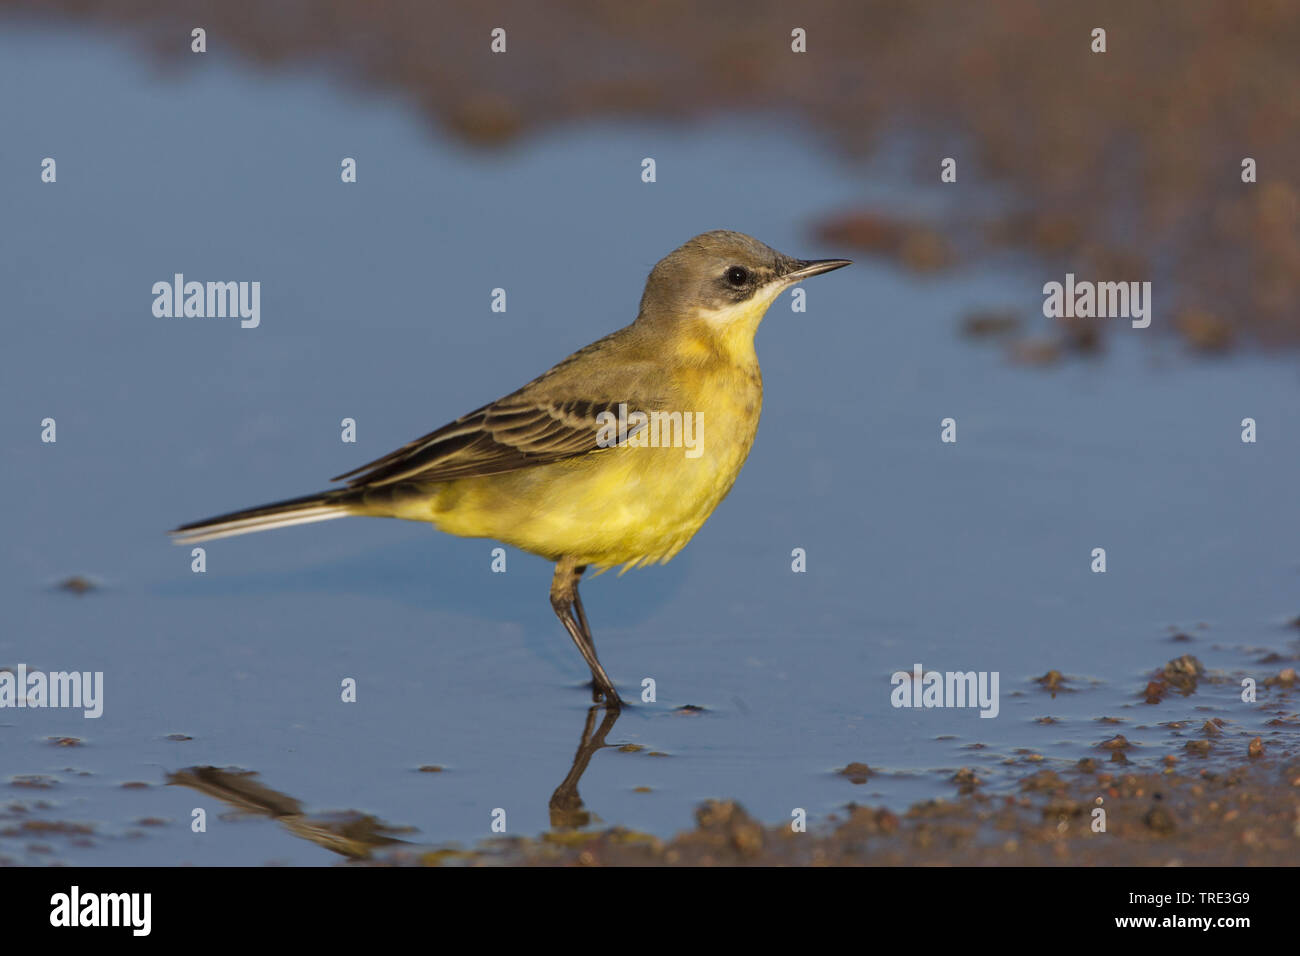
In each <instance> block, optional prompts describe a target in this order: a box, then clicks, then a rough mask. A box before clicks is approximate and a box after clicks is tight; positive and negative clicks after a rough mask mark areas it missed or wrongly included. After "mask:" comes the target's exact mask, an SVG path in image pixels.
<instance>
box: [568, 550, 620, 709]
mask: <svg viewBox="0 0 1300 956" xmlns="http://www.w3.org/2000/svg"><path fill="white" fill-rule="evenodd" d="M586 570H587V567H586V565H581V566H579V565H578V563H577V562H576V561H574V560H573V559H572V558H562V559H560V561H559V562H557V563H556V565H555V577H554V578H553V579H552V580H551V607H552V608H553V609H554V610H555V616H556V617H558V618H559V619H560V623H561V624H563V625H564V629H565V630H566V631H568V632H569V636H570V637H571V638H573V643H574V644H577V645H578V651H579V652H580V653H581V654H582V658H583V660H585V661H586V662H587V666H588V667H589V668H591V679H592V688H591V699H592V700H600V698H601V697H604V698H605V706H606V707H608V708H610V709H611V710H618V709H619V708H620V707H621V706H622V701H620V700H619V699H618V691H617V690H615V689H614V682H613V681H611V680H610V679H609V675H608V674H606V673H605V668H603V667H601V666H600V660H599V658H597V657H596V642H595V641H593V640H592V639H591V628H590V627H589V626H588V624H587V613H586V611H584V610H583V608H582V598H580V597H579V596H578V581H579V580H580V579H581V578H582V572H584V571H586ZM575 610H576V612H577V613H576V614H575V613H574V612H575Z"/></svg>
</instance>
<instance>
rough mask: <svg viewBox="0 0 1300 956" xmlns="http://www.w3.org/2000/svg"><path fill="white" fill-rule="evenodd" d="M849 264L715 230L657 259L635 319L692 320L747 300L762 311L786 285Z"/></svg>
mask: <svg viewBox="0 0 1300 956" xmlns="http://www.w3.org/2000/svg"><path fill="white" fill-rule="evenodd" d="M849 264H850V261H849V260H848V259H814V260H809V259H795V258H793V257H791V256H787V255H785V254H784V253H781V252H777V251H776V250H775V249H773V248H772V247H771V246H768V245H765V244H764V243H761V242H759V241H758V240H757V239H755V238H754V237H753V236H747V235H745V234H744V233H743V232H732V231H730V230H727V229H715V230H714V231H712V232H705V233H701V234H700V235H698V236H696V237H695V238H693V239H691V240H689V241H687V242H686V243H684V244H683V245H681V246H679V247H678V248H676V249H674V250H673V251H672V252H670V253H668V255H666V256H664V257H663V258H662V259H660V260H659V262H658V264H657V265H656V266H655V267H654V269H652V270H651V272H650V277H649V278H648V279H646V284H645V293H644V294H643V295H642V296H641V314H640V318H639V319H638V321H655V320H663V319H670V320H671V319H675V318H676V319H679V318H683V317H687V316H696V315H698V314H699V313H700V312H701V311H705V312H715V311H719V310H726V309H729V308H731V307H734V306H739V305H741V304H742V303H745V302H748V301H750V300H754V304H755V305H756V306H757V305H760V304H761V306H762V307H763V308H765V307H766V306H767V304H768V303H770V302H771V300H772V299H774V298H775V297H776V296H777V295H778V294H779V293H780V292H781V291H782V290H783V289H785V288H786V287H788V286H791V285H793V284H794V283H796V282H799V281H801V280H803V279H806V278H808V277H809V276H815V275H819V274H820V273H823V272H830V271H831V270H832V269H839V268H841V267H843V266H847V265H849Z"/></svg>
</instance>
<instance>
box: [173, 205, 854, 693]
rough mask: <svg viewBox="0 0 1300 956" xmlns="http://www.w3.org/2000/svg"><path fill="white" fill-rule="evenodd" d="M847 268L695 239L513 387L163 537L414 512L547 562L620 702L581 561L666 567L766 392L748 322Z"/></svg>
mask: <svg viewBox="0 0 1300 956" xmlns="http://www.w3.org/2000/svg"><path fill="white" fill-rule="evenodd" d="M846 265H849V260H847V259H820V260H812V261H808V260H802V259H792V258H790V257H789V256H786V255H782V254H781V253H779V252H777V251H776V250H774V249H771V248H769V247H768V246H765V245H764V244H763V243H761V242H759V241H758V240H757V239H754V238H752V237H750V236H747V235H744V234H743V233H739V232H729V231H725V230H717V231H714V232H706V233H704V234H702V235H699V236H696V237H695V238H694V239H691V240H690V241H689V242H687V243H686V244H685V245H683V246H681V247H680V248H678V249H675V250H674V251H673V252H671V253H669V254H668V255H667V256H665V257H664V258H663V259H662V260H661V261H660V262H659V263H658V264H657V265H656V266H655V267H654V269H653V270H651V272H650V277H649V278H648V279H647V280H646V285H645V292H644V294H643V295H642V296H641V308H640V311H639V313H638V315H637V317H636V321H635V322H633V323H632V324H631V325H629V326H627V327H626V328H622V329H619V330H618V331H617V332H614V333H612V334H610V335H607V336H605V337H604V338H603V339H600V340H599V341H597V342H593V343H592V344H591V345H588V346H587V347H586V348H583V349H579V350H578V351H577V352H574V353H573V354H572V355H570V356H569V357H568V358H566V359H565V360H564V361H562V362H560V363H559V364H558V365H556V366H555V367H554V368H552V369H551V370H550V371H548V372H546V373H545V374H544V375H542V376H540V377H539V378H536V379H534V380H533V381H531V382H529V383H528V384H527V385H525V386H524V387H523V388H521V389H519V390H518V391H515V392H511V393H510V394H509V395H507V396H505V397H504V398H501V399H498V400H497V401H495V402H492V403H491V404H489V405H484V406H483V407H482V408H479V409H476V410H475V411H472V412H470V413H469V414H468V415H464V416H462V417H461V418H458V419H456V421H454V422H452V423H451V424H449V425H445V426H443V427H442V428H440V429H438V430H437V431H435V432H431V433H430V434H428V435H425V436H424V437H423V438H418V439H416V440H415V441H413V442H410V443H408V444H406V445H404V446H402V447H401V448H399V449H397V450H396V451H394V452H392V453H391V454H388V455H385V456H384V457H383V458H380V459H378V460H376V461H372V462H371V463H370V464H368V465H363V466H362V467H360V468H357V469H355V470H353V471H350V472H348V473H347V474H344V475H340V476H339V477H338V478H336V479H334V480H335V481H338V480H342V479H348V482H347V485H346V486H345V487H343V488H338V489H335V490H332V491H325V492H322V493H319V494H315V495H308V496H307V497H305V498H294V499H292V500H289V501H280V502H276V503H275V504H270V505H264V506H262V507H260V508H252V509H249V510H246V511H238V512H234V513H232V514H226V515H221V516H219V517H216V518H209V519H207V520H206V521H199V522H195V523H194V524H187V525H183V526H182V527H180V528H177V529H176V530H174V531H173V532H172V534H173V535H175V536H176V538H175V540H176V542H177V543H178V544H189V543H193V542H197V541H207V540H210V539H213V538H223V537H228V536H231V535H238V534H247V533H249V532H252V531H265V530H267V529H269V528H282V527H286V526H288V525H295V524H306V523H308V522H312V521H326V520H329V519H331V518H342V517H345V516H347V515H367V516H371V517H383V518H406V519H408V520H410V521H425V522H430V523H432V524H433V525H434V526H435V527H437V528H438V529H440V530H442V531H446V532H448V533H450V534H455V535H462V536H464V537H472V538H494V539H496V540H498V541H504V542H506V543H507V544H510V545H513V546H514V547H516V548H520V549H521V550H523V551H528V552H531V553H533V554H537V555H541V556H542V557H544V558H547V559H549V560H551V561H554V562H555V565H556V567H555V577H554V579H553V580H552V582H551V606H552V608H554V610H555V613H556V615H558V616H559V618H560V621H561V622H562V623H563V624H564V627H565V629H566V630H567V631H568V632H569V635H570V636H571V637H572V638H573V641H574V643H575V644H577V646H578V650H579V651H581V652H582V656H583V658H584V659H585V660H586V661H587V665H588V666H589V667H590V668H591V675H592V680H593V685H592V699H593V700H599V699H600V698H602V697H603V698H604V702H605V705H606V707H607V708H609V709H611V710H617V709H618V708H619V706H620V702H619V698H618V692H617V691H616V690H615V689H614V684H613V682H612V681H610V679H609V676H608V675H607V674H606V673H605V669H604V668H603V667H602V666H601V664H600V661H599V660H598V659H597V657H596V645H595V643H594V642H593V640H592V637H591V628H590V627H589V626H588V624H587V615H586V612H585V611H584V610H583V608H582V600H581V598H580V597H579V596H578V582H579V580H580V579H581V578H582V575H583V573H584V572H585V571H586V570H587V568H589V567H590V568H595V569H597V570H598V571H604V570H605V569H607V568H610V567H612V566H614V565H623V566H624V570H627V569H628V568H632V567H636V566H637V565H640V564H652V563H657V562H664V561H668V560H669V559H670V558H672V557H673V555H675V554H676V553H677V552H678V551H680V550H681V549H682V548H683V547H684V546H685V545H686V542H688V541H689V540H690V539H691V537H692V536H693V535H694V534H695V532H696V531H698V530H699V529H700V526H701V525H703V524H704V522H705V520H706V519H707V518H708V517H709V515H710V514H712V512H713V509H714V508H716V507H717V506H718V503H719V502H720V501H722V499H723V498H724V497H726V495H727V492H729V491H730V490H731V486H732V484H733V483H734V482H735V480H736V476H737V475H738V474H739V473H740V469H741V466H743V465H744V463H745V459H746V457H748V455H749V449H750V446H751V445H752V444H753V442H754V434H755V432H756V431H757V430H758V419H759V413H760V410H761V407H762V403H763V381H762V377H761V375H760V374H759V368H758V356H757V355H755V353H754V333H755V332H756V331H757V329H758V325H759V323H760V322H761V321H762V319H763V316H764V314H765V313H766V312H767V308H768V306H769V305H771V303H772V300H773V299H775V298H776V297H777V295H779V294H780V293H781V292H782V291H783V290H785V289H786V288H788V287H790V286H791V285H793V284H794V283H796V282H799V281H801V280H803V279H806V278H808V277H809V276H815V275H818V274H820V273H822V272H829V271H830V270H832V269H838V268H840V267H842V266H846Z"/></svg>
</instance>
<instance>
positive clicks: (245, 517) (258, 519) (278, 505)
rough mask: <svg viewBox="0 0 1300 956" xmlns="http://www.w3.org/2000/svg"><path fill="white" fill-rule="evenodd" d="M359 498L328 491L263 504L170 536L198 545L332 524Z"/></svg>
mask: <svg viewBox="0 0 1300 956" xmlns="http://www.w3.org/2000/svg"><path fill="white" fill-rule="evenodd" d="M355 498H356V495H355V494H354V493H352V492H350V491H346V490H339V491H326V492H322V493H320V494H315V495H307V496H306V497H304V498H290V499H289V500H287V501H277V502H275V503H273V504H269V505H262V506H261V507H260V508H248V509H246V510H244V511H232V512H231V513H230V514H225V515H217V517H215V518H207V519H206V520H204V521H196V522H194V523H193V524H185V525H181V526H180V527H179V528H174V529H173V530H172V531H171V532H170V533H171V534H172V535H174V536H175V537H174V539H173V540H174V542H175V543H176V544H195V543H197V542H199V541H211V540H213V539H214V538H231V537H234V536H235V535H237V534H251V533H252V532H254V531H269V530H270V529H272V528H288V527H289V526H291V525H296V524H310V523H311V522H313V521H329V520H330V519H331V518H343V517H346V516H347V515H349V514H352V513H353V511H352V502H353V501H354V500H355Z"/></svg>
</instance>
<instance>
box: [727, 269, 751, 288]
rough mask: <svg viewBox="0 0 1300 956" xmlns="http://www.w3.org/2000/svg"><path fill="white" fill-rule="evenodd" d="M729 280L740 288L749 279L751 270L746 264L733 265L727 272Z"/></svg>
mask: <svg viewBox="0 0 1300 956" xmlns="http://www.w3.org/2000/svg"><path fill="white" fill-rule="evenodd" d="M726 276H727V282H729V283H730V284H731V285H733V286H735V287H736V288H737V289H739V288H740V287H741V286H743V285H744V284H745V283H746V282H748V281H749V270H748V269H746V268H745V267H744V266H732V267H731V268H730V269H728V270H727V273H726Z"/></svg>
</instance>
